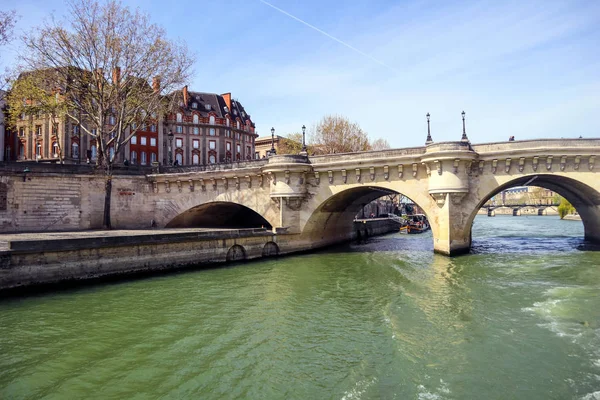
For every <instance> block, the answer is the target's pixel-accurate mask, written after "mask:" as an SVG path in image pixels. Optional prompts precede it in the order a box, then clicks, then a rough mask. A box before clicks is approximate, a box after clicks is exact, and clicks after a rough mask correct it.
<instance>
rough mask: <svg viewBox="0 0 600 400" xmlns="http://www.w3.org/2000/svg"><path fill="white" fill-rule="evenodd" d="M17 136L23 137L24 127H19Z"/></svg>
mask: <svg viewBox="0 0 600 400" xmlns="http://www.w3.org/2000/svg"><path fill="white" fill-rule="evenodd" d="M19 136H21V137H25V128H19Z"/></svg>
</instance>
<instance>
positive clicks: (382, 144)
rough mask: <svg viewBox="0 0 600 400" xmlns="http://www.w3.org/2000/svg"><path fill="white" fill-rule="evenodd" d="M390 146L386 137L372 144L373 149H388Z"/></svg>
mask: <svg viewBox="0 0 600 400" xmlns="http://www.w3.org/2000/svg"><path fill="white" fill-rule="evenodd" d="M389 148H390V144H389V143H388V141H387V140H385V139H381V138H379V139H377V140H375V141H374V142H373V143H372V144H371V149H372V150H386V149H389Z"/></svg>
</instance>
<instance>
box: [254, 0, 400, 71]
mask: <svg viewBox="0 0 600 400" xmlns="http://www.w3.org/2000/svg"><path fill="white" fill-rule="evenodd" d="M258 1H260V2H261V3H263V4H265V5H267V6H269V7H271V8H272V9H274V10H277V11H279V12H280V13H282V14H284V15H287V16H288V17H290V18H292V19H294V20H296V21H298V22H300V23H301V24H304V25H306V26H308V27H309V28H311V29H313V30H315V31H317V32H319V33H320V34H322V35H325V36H327V37H328V38H329V39H331V40H335V41H336V42H338V43H339V44H341V45H344V46H346V47H347V48H349V49H350V50H353V51H354V52H356V53H358V54H360V55H361V56H364V57H367V58H368V59H369V60H371V61H374V62H376V63H377V64H379V65H382V66H384V67H386V68H387V69H389V70H392V71H394V72H398V70H397V69H395V68H393V67H391V66H389V65H387V64H386V63H384V62H383V61H381V60H378V59H376V58H375V57H373V56H371V55H369V54H367V53H365V52H363V51H360V50H359V49H357V48H356V47H354V46H352V45H350V44H348V43H346V42H344V41H342V40H340V39H338V38H336V37H335V36H332V35H330V34H329V33H327V32H325V31H323V30H321V29H319V28H317V27H316V26H314V25H311V24H309V23H308V22H306V21H303V20H301V19H300V18H298V17H296V16H294V15H292V14H290V13H288V12H286V11H284V10H282V9H281V8H279V7H276V6H274V5H273V4H271V3H268V2H266V1H265V0H258Z"/></svg>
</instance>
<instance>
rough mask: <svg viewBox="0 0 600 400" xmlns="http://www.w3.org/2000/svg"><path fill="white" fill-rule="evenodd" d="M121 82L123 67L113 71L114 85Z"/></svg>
mask: <svg viewBox="0 0 600 400" xmlns="http://www.w3.org/2000/svg"><path fill="white" fill-rule="evenodd" d="M120 81H121V67H115V68H114V69H113V84H117V83H119V82H120Z"/></svg>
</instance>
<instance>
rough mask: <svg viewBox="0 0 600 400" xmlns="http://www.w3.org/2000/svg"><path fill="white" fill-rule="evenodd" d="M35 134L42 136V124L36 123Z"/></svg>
mask: <svg viewBox="0 0 600 400" xmlns="http://www.w3.org/2000/svg"><path fill="white" fill-rule="evenodd" d="M35 134H36V135H37V136H42V126H41V125H36V126H35Z"/></svg>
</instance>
